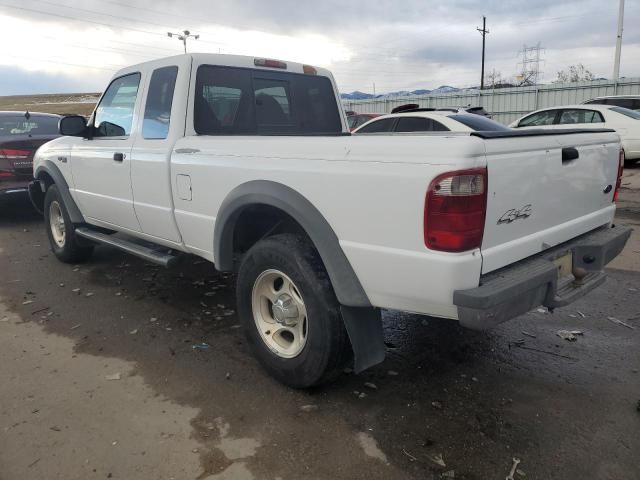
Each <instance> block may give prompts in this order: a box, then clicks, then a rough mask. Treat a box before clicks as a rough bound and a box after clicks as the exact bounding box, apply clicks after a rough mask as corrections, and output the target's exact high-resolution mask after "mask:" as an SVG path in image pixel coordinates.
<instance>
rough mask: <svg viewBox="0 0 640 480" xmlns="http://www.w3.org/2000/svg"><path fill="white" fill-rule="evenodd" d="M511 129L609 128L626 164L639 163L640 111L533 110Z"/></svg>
mask: <svg viewBox="0 0 640 480" xmlns="http://www.w3.org/2000/svg"><path fill="white" fill-rule="evenodd" d="M510 127H512V128H543V129H554V128H567V127H574V128H612V129H614V130H615V131H616V132H617V133H618V135H620V139H621V141H622V147H623V148H624V154H625V161H626V162H629V163H634V162H637V161H638V160H640V112H636V111H634V110H630V109H628V108H624V107H618V106H615V105H596V104H591V105H567V106H564V107H552V108H544V109H541V110H536V111H535V112H533V113H530V114H528V115H525V116H524V117H522V118H520V119H518V120H516V121H515V122H513V123H512V124H511V125H510Z"/></svg>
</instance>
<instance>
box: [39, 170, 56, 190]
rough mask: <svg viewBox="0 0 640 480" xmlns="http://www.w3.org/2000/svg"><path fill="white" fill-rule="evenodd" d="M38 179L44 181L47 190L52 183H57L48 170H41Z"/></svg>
mask: <svg viewBox="0 0 640 480" xmlns="http://www.w3.org/2000/svg"><path fill="white" fill-rule="evenodd" d="M38 180H40V181H41V182H42V183H44V186H45V190H47V189H48V188H49V187H50V186H51V185H53V184H54V183H55V182H54V181H53V178H51V175H49V174H48V173H47V172H40V173H39V174H38Z"/></svg>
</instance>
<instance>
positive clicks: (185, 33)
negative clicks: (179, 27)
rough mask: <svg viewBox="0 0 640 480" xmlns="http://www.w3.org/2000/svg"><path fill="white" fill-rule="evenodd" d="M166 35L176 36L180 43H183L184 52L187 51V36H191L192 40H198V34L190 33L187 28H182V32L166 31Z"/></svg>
mask: <svg viewBox="0 0 640 480" xmlns="http://www.w3.org/2000/svg"><path fill="white" fill-rule="evenodd" d="M167 36H168V37H169V38H173V37H178V40H180V41H181V42H182V44H183V45H184V53H187V39H188V38H193V39H194V40H198V38H200V35H192V34H191V32H190V31H189V30H183V31H182V33H171V32H167Z"/></svg>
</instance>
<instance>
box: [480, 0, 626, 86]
mask: <svg viewBox="0 0 640 480" xmlns="http://www.w3.org/2000/svg"><path fill="white" fill-rule="evenodd" d="M621 1H622V0H621ZM476 30H478V31H479V32H480V35H482V72H481V74H480V90H483V89H484V45H485V37H486V36H487V33H489V30H487V17H485V16H484V15H483V16H482V29H480V28H476Z"/></svg>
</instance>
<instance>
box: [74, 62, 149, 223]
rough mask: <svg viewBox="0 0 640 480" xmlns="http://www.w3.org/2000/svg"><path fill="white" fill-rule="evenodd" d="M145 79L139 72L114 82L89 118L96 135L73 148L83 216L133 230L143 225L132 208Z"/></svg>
mask: <svg viewBox="0 0 640 480" xmlns="http://www.w3.org/2000/svg"><path fill="white" fill-rule="evenodd" d="M140 83H141V75H140V73H137V72H136V73H130V74H127V75H123V76H121V77H118V78H116V79H115V80H113V81H112V82H111V84H110V85H109V87H108V88H107V90H106V91H105V93H104V95H103V96H102V98H101V99H100V103H99V104H98V106H97V108H96V110H95V112H94V114H93V117H92V121H91V122H90V123H91V125H92V127H91V130H92V132H93V136H92V138H89V139H82V140H80V141H78V142H77V143H76V144H75V145H74V146H73V148H72V151H71V171H72V174H73V180H74V184H75V193H76V199H77V201H78V203H79V205H80V208H81V210H82V213H83V214H84V216H85V217H86V218H87V219H89V220H92V221H95V222H96V223H104V224H106V225H107V226H109V225H112V226H117V227H121V228H123V229H127V230H131V231H134V232H139V231H140V225H139V223H138V219H137V218H136V214H135V211H134V207H133V192H132V189H131V147H132V144H133V140H134V135H135V133H136V132H135V131H133V130H134V126H135V125H136V122H135V118H136V112H137V110H138V108H139V107H138V104H139V102H137V99H138V98H139V96H140V95H139V90H140V88H139V87H140Z"/></svg>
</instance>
